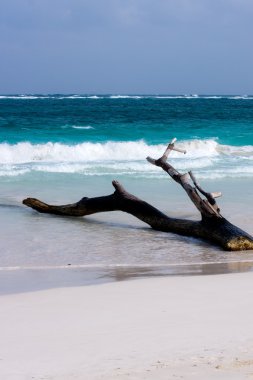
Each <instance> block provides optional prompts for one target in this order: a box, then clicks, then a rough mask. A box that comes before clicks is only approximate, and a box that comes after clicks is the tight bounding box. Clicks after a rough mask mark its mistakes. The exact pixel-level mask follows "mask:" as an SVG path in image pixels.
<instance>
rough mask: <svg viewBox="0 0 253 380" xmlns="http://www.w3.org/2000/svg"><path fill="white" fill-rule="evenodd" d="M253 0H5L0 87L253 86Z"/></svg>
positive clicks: (246, 89) (148, 89) (192, 89)
mask: <svg viewBox="0 0 253 380" xmlns="http://www.w3.org/2000/svg"><path fill="white" fill-rule="evenodd" d="M252 38H253V0H0V52H1V53H0V54H1V57H0V66H1V67H0V68H1V70H0V93H2V94H3V93H100V94H102V93H114V94H126V93H131V94H134V93H139V94H148V93H149V94H151V93H152V94H158V93H160V94H190V93H191V94H193V93H194V94H252V93H253V43H252Z"/></svg>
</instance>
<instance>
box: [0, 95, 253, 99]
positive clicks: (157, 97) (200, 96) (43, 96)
mask: <svg viewBox="0 0 253 380" xmlns="http://www.w3.org/2000/svg"><path fill="white" fill-rule="evenodd" d="M1 99H13V100H34V99H56V100H66V99H73V100H75V99H95V100H97V99H112V100H113V99H114V100H120V99H135V100H138V99H229V100H253V95H197V94H189V95H29V94H28V95H0V100H1Z"/></svg>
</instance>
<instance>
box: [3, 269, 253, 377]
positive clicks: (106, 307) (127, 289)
mask: <svg viewBox="0 0 253 380" xmlns="http://www.w3.org/2000/svg"><path fill="white" fill-rule="evenodd" d="M252 280H253V273H251V272H248V273H237V274H226V275H207V276H186V277H182V276H171V277H162V278H149V279H138V280H131V281H122V282H114V283H106V284H98V285H90V286H83V287H69V288H66V287H65V288H53V289H48V290H42V291H31V292H26V293H19V294H18V293H16V294H8V295H2V296H1V298H0V304H1V315H0V330H1V345H0V377H1V379H5V380H29V379H36V380H38V379H44V380H45V379H48V380H49V379H50V380H60V379H61V380H72V379H75V380H83V379H89V380H98V379H101V380H102V379H103V380H113V379H122V380H123V379H131V380H132V379H133V380H134V379H136V380H144V379H147V380H149V379H157V380H165V379H166V380H168V379H205V380H209V379H236V380H240V379H250V378H253V329H252V311H253V301H252V296H253V288H252Z"/></svg>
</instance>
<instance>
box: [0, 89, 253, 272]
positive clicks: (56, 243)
mask: <svg viewBox="0 0 253 380" xmlns="http://www.w3.org/2000/svg"><path fill="white" fill-rule="evenodd" d="M173 137H176V138H177V139H178V141H177V146H178V147H179V148H181V149H185V150H186V151H187V153H186V154H185V155H184V154H181V153H178V152H172V153H171V156H170V162H171V163H172V164H173V165H174V166H175V167H176V168H177V169H178V170H180V171H181V172H187V171H189V170H193V172H194V173H195V175H196V177H197V178H198V179H199V180H200V181H201V184H202V185H203V186H204V187H205V188H206V189H207V190H211V191H222V193H223V198H221V199H220V200H219V205H220V206H221V209H222V212H223V214H224V215H225V216H226V217H227V218H228V219H230V220H231V221H232V222H234V223H236V224H238V225H239V226H241V227H242V228H244V229H246V230H247V231H248V232H249V233H251V234H252V233H253V216H252V215H253V212H252V207H253V192H252V185H253V97H252V96H223V97H219V96H205V97H203V96H202V97H200V96H196V95H191V96H177V97H173V96H154V95H153V96H139V95H136V96H116V95H115V96H109V95H108V96H99V95H96V96H95V95H90V96H89V95H68V96H67V95H64V96H63V95H50V96H49V95H48V96H45V95H44V96H42V95H22V96H21V95H12V96H10V95H9V96H6V95H2V96H0V179H1V187H0V228H1V233H2V239H1V240H0V252H1V254H0V268H1V267H2V268H12V267H15V268H16V267H22V268H24V267H36V268H37V267H43V268H44V267H56V268H57V267H59V266H64V265H68V264H69V263H71V264H72V265H76V266H84V267H93V266H102V267H111V266H128V265H130V266H138V265H139V266H143V265H144V266H152V267H155V266H156V265H157V266H159V268H161V266H163V267H166V266H170V265H178V264H180V265H181V264H185V263H186V264H194V265H195V264H204V263H217V262H223V263H224V262H228V263H231V262H238V261H239V262H243V261H245V260H247V261H252V260H253V253H249V252H247V253H233V254H232V253H230V254H228V253H224V252H222V251H221V250H220V249H219V248H218V247H212V246H211V245H209V244H208V243H206V242H202V241H198V240H195V239H190V238H186V237H179V236H177V235H174V234H164V233H159V232H155V231H152V230H151V229H149V228H147V227H146V226H145V225H144V224H142V223H141V222H139V221H137V220H135V219H134V218H133V217H131V216H128V215H123V214H121V213H108V214H103V215H96V216H92V217H90V218H81V219H74V218H57V217H53V216H48V215H40V214H38V213H36V212H34V211H32V210H30V209H28V208H26V207H24V206H23V205H22V199H24V198H26V197H28V196H33V197H37V198H40V199H42V200H45V201H46V202H48V203H70V202H75V201H77V200H79V199H80V198H82V197H83V196H97V195H106V194H110V193H111V192H112V191H113V189H112V186H111V181H112V180H113V179H118V180H119V181H120V182H122V183H123V184H124V185H125V186H126V188H127V189H128V190H129V191H130V192H132V193H134V194H136V195H137V196H139V197H140V198H143V199H145V200H147V201H149V202H150V203H152V204H154V205H155V206H156V207H158V208H160V209H162V210H163V211H164V212H167V213H168V214H169V215H173V216H180V217H185V218H194V219H196V218H198V217H199V216H198V213H197V211H196V210H195V208H194V207H193V206H192V205H191V203H190V201H189V200H188V199H187V196H186V195H185V194H184V192H183V191H182V190H181V189H178V186H177V185H176V184H175V183H173V182H172V181H171V180H170V179H169V178H168V176H167V175H166V174H165V173H163V172H162V171H161V170H160V169H159V168H157V167H154V166H151V165H150V164H148V163H147V162H146V159H145V158H146V157H147V156H152V157H154V158H157V157H159V156H161V154H162V153H163V151H164V149H165V148H166V144H167V143H168V142H169V141H170V140H171V139H172V138H173ZM98 236H99V238H98Z"/></svg>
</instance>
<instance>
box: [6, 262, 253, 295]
mask: <svg viewBox="0 0 253 380" xmlns="http://www.w3.org/2000/svg"><path fill="white" fill-rule="evenodd" d="M252 271H253V261H251V260H248V261H230V262H214V263H191V264H190V263H182V264H167V265H165V264H164V265H161V264H158V265H144V264H140V265H71V264H69V265H63V266H58V267H56V266H45V267H40V266H30V267H29V266H28V267H19V266H16V267H0V297H1V296H3V295H8V294H18V293H29V292H35V291H42V290H47V289H55V288H66V287H67V288H69V287H79V286H93V285H101V284H105V283H114V282H122V281H129V280H130V281H131V280H133V279H152V278H166V277H175V276H176V277H189V276H190V277H191V276H210V275H225V274H231V273H244V272H252Z"/></svg>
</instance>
